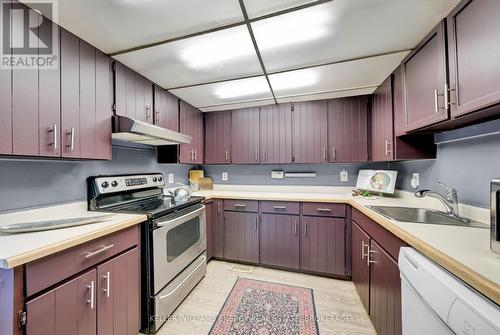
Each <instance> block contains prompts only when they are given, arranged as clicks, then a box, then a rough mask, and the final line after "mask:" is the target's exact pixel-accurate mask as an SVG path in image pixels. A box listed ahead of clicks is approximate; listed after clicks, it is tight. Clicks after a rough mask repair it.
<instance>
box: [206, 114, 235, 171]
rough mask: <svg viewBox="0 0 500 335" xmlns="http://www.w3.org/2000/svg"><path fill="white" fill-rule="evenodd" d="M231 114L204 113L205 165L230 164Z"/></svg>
mask: <svg viewBox="0 0 500 335" xmlns="http://www.w3.org/2000/svg"><path fill="white" fill-rule="evenodd" d="M230 136H231V112H212V113H205V163H206V164H229V163H230V162H231V142H230V138H231V137H230Z"/></svg>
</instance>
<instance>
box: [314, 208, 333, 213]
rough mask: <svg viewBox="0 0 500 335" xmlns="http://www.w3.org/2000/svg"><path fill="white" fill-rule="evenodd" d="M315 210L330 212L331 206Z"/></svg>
mask: <svg viewBox="0 0 500 335" xmlns="http://www.w3.org/2000/svg"><path fill="white" fill-rule="evenodd" d="M316 210H317V211H318V212H331V211H332V209H331V208H316Z"/></svg>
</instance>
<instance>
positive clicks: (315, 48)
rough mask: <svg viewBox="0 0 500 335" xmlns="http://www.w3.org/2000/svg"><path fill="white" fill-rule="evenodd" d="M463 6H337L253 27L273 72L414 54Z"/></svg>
mask: <svg viewBox="0 0 500 335" xmlns="http://www.w3.org/2000/svg"><path fill="white" fill-rule="evenodd" d="M458 2H459V0H418V1H417V0H397V1H394V0H358V1H352V0H334V1H331V2H328V3H325V4H321V5H317V6H312V7H310V8H306V9H302V10H299V11H295V12H290V13H287V14H283V15H279V16H276V17H271V18H268V19H265V20H259V21H256V22H253V23H252V28H253V31H254V34H255V38H256V40H257V45H258V47H259V50H260V52H261V54H262V58H263V60H264V64H265V66H266V69H267V71H270V72H273V71H281V70H287V69H292V68H298V67H304V66H311V65H318V64H324V63H328V62H335V61H340V60H348V59H353V58H359V57H366V56H373V55H377V54H383V53H387V52H395V51H401V50H408V49H412V48H414V47H415V46H416V45H417V44H418V42H420V41H421V40H422V38H423V37H424V36H425V35H426V34H427V33H428V32H429V31H430V30H431V29H432V27H434V26H435V25H436V24H438V23H439V21H440V20H441V19H442V18H444V17H445V16H446V15H447V14H448V12H449V11H450V10H451V9H452V8H453V7H454V6H455V5H456V4H457V3H458Z"/></svg>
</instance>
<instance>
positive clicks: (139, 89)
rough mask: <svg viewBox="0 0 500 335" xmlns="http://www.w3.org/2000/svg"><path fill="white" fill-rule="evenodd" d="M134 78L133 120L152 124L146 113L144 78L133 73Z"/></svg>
mask: <svg viewBox="0 0 500 335" xmlns="http://www.w3.org/2000/svg"><path fill="white" fill-rule="evenodd" d="M134 76H135V118H136V120H139V121H144V122H149V123H153V119H152V118H151V117H150V115H149V113H147V112H146V101H145V100H144V99H145V96H144V94H145V91H144V89H145V85H144V82H145V81H146V78H144V77H143V76H141V75H140V74H138V73H136V72H134Z"/></svg>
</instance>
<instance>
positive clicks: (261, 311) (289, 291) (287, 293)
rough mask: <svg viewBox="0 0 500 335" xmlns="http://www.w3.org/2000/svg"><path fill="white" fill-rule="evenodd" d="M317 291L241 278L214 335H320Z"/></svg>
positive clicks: (217, 321) (218, 321)
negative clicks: (314, 295)
mask: <svg viewBox="0 0 500 335" xmlns="http://www.w3.org/2000/svg"><path fill="white" fill-rule="evenodd" d="M318 333H319V332H318V325H317V323H316V311H315V308H314V297H313V291H312V290H311V289H308V288H304V287H297V286H289V285H284V284H277V283H269V282H265V281H258V280H252V279H245V278H239V279H238V281H237V282H236V284H235V285H234V287H233V290H232V291H231V293H230V294H229V297H228V298H227V300H226V303H225V304H224V306H223V307H222V310H221V311H220V313H219V316H218V317H217V320H216V321H215V323H214V325H213V326H212V330H211V331H210V335H229V334H231V335H250V334H254V335H285V334H286V335H292V334H297V335H316V334H318Z"/></svg>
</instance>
